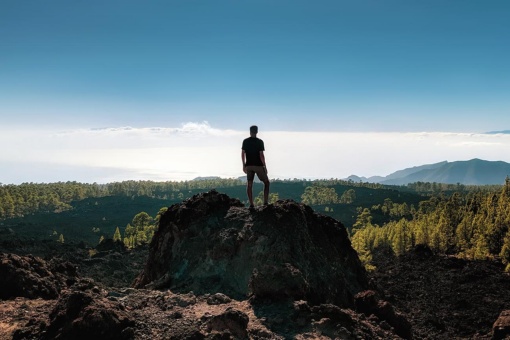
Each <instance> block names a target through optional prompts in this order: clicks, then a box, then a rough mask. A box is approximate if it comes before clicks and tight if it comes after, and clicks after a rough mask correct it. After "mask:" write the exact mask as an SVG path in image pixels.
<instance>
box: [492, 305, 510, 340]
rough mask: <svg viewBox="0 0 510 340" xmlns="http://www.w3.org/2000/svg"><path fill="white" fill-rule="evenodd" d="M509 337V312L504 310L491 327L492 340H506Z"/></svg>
mask: <svg viewBox="0 0 510 340" xmlns="http://www.w3.org/2000/svg"><path fill="white" fill-rule="evenodd" d="M509 337H510V310H504V311H502V312H501V313H500V314H499V317H498V319H497V320H496V322H494V325H493V326H492V339H494V340H499V339H508V338H509Z"/></svg>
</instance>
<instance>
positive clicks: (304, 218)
mask: <svg viewBox="0 0 510 340" xmlns="http://www.w3.org/2000/svg"><path fill="white" fill-rule="evenodd" d="M134 286H135V287H138V288H142V287H146V288H170V289H172V291H178V292H179V291H180V292H186V291H194V292H195V293H198V294H203V293H217V292H221V293H225V294H227V295H230V296H233V297H236V298H246V297H247V296H250V295H253V296H254V297H255V298H271V299H275V298H293V299H305V300H308V301H310V302H311V303H335V304H338V305H342V306H352V305H353V296H354V295H355V294H356V293H358V292H360V291H362V290H364V289H366V288H367V279H366V275H365V271H364V268H363V267H362V265H361V263H360V261H359V259H358V256H357V253H356V252H355V251H354V250H353V248H352V247H351V243H350V241H349V238H348V236H347V232H346V230H345V227H344V226H343V225H342V224H341V223H340V222H338V221H336V220H334V219H332V218H330V217H327V216H322V215H319V214H316V213H315V212H314V211H313V210H312V209H311V208H310V207H308V206H306V205H303V204H298V203H295V202H293V201H289V200H286V201H278V202H277V203H275V204H274V205H269V206H265V207H260V208H256V209H251V210H250V209H247V208H245V207H244V205H243V204H242V203H241V202H240V201H239V200H237V199H231V198H230V197H228V196H227V195H224V194H219V193H218V192H216V191H214V190H213V191H210V192H208V193H202V194H199V195H196V196H194V197H192V198H190V199H188V200H187V201H185V202H183V203H182V204H176V205H173V206H171V207H170V208H169V209H168V210H167V212H166V213H165V214H164V215H163V216H162V217H161V219H160V224H159V229H158V230H157V232H156V234H155V236H154V238H153V239H152V242H151V245H150V252H149V258H148V261H147V264H146V266H145V268H144V270H143V272H142V273H141V274H140V275H139V277H138V278H137V279H136V280H135V282H134Z"/></svg>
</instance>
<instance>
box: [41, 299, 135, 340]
mask: <svg viewBox="0 0 510 340" xmlns="http://www.w3.org/2000/svg"><path fill="white" fill-rule="evenodd" d="M50 321H51V323H50V325H49V327H48V329H47V331H46V333H45V335H44V336H43V337H42V338H43V339H76V340H80V339H84V340H85V339H96V340H102V339H104V340H128V339H132V338H133V336H134V335H133V329H132V327H133V326H134V325H135V322H134V320H133V319H132V318H131V317H130V316H129V315H128V313H126V312H125V311H124V308H123V306H122V305H121V304H119V303H118V302H113V301H109V300H107V299H105V298H103V297H100V296H98V295H92V294H91V293H88V292H80V291H73V292H65V293H64V294H62V296H61V297H60V298H59V300H58V302H57V305H56V306H55V308H54V310H53V311H52V312H51V313H50Z"/></svg>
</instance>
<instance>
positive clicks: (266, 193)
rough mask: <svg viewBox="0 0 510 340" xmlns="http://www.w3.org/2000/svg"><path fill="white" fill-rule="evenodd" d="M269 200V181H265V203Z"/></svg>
mask: <svg viewBox="0 0 510 340" xmlns="http://www.w3.org/2000/svg"><path fill="white" fill-rule="evenodd" d="M268 202H269V181H268V180H267V181H264V205H267V203H268Z"/></svg>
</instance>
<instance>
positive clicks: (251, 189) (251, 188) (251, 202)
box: [246, 180, 253, 207]
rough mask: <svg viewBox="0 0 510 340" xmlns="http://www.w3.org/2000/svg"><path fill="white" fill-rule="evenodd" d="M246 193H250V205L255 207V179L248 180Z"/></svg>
mask: <svg viewBox="0 0 510 340" xmlns="http://www.w3.org/2000/svg"><path fill="white" fill-rule="evenodd" d="M246 194H247V195H248V201H250V207H253V180H251V181H247V182H246Z"/></svg>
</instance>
